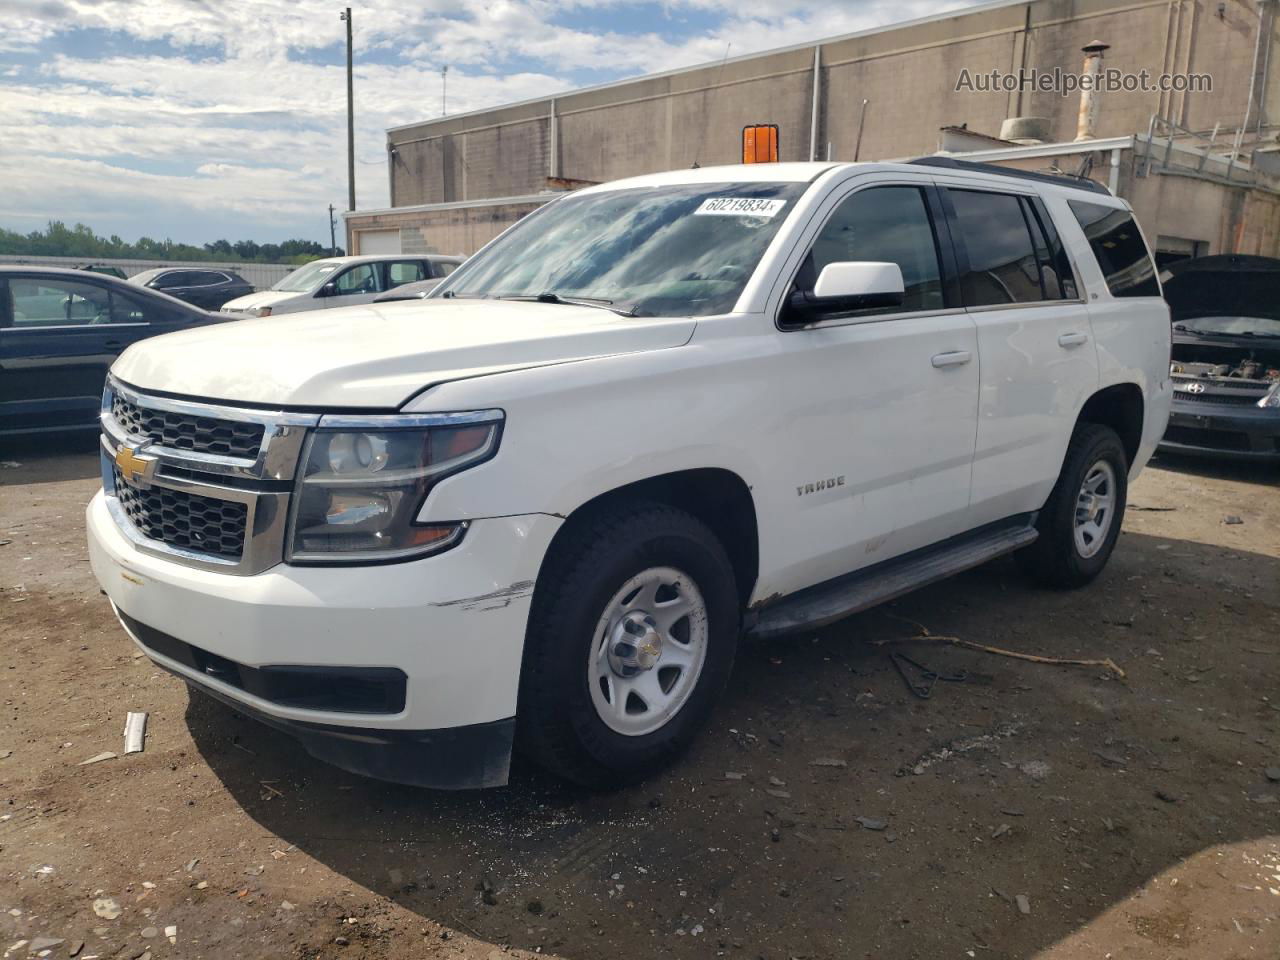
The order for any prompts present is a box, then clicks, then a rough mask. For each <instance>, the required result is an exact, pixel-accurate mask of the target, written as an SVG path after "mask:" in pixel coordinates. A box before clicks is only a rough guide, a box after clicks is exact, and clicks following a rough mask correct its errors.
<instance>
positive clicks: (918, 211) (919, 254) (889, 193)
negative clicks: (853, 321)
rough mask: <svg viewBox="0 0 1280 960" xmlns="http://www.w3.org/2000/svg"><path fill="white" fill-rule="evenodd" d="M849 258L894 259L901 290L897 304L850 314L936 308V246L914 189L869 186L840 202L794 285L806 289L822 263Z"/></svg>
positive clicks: (920, 197) (925, 211)
mask: <svg viewBox="0 0 1280 960" xmlns="http://www.w3.org/2000/svg"><path fill="white" fill-rule="evenodd" d="M850 260H873V261H880V262H890V263H896V264H897V265H898V267H899V268H900V269H901V270H902V282H903V286H904V287H905V289H906V294H905V296H904V297H903V301H902V305H901V306H895V307H880V308H875V309H871V310H858V311H854V312H852V313H850V314H849V315H850V316H865V315H870V314H876V313H900V312H902V311H904V310H940V309H942V307H943V297H942V272H941V270H940V269H939V266H938V245H937V241H936V240H935V239H934V234H933V225H932V222H931V221H930V219H929V210H928V207H927V205H926V201H925V197H924V193H923V191H921V190H920V189H919V188H918V187H873V188H871V189H868V190H861V191H859V192H858V193H855V194H854V195H853V196H852V197H850V198H849V199H848V200H845V201H844V202H843V203H842V204H840V206H839V207H837V208H836V211H835V213H833V214H832V215H831V219H830V220H828V221H827V222H826V224H825V225H824V226H823V228H822V231H821V232H820V233H819V234H818V237H817V239H816V240H814V242H813V248H812V249H811V250H810V251H809V255H808V256H807V257H805V260H804V263H803V264H801V266H800V272H799V273H798V274H797V275H796V288H797V289H798V290H812V289H813V286H814V284H816V283H817V282H818V277H819V276H820V275H821V273H822V268H823V267H825V266H826V265H827V264H829V263H841V262H846V261H850Z"/></svg>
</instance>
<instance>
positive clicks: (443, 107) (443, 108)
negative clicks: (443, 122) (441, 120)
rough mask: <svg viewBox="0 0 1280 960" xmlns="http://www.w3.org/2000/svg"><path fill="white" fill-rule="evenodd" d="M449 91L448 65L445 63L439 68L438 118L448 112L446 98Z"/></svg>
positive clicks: (447, 99)
mask: <svg viewBox="0 0 1280 960" xmlns="http://www.w3.org/2000/svg"><path fill="white" fill-rule="evenodd" d="M448 90H449V65H448V64H447V63H446V64H445V65H444V66H443V67H441V68H440V116H442V117H443V116H444V115H445V114H447V113H448V112H449V109H448V107H449V98H448V96H447V93H448Z"/></svg>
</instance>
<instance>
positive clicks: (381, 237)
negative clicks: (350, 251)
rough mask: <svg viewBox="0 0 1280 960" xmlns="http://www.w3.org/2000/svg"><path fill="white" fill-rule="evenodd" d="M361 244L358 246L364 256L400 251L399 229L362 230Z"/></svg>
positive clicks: (360, 235) (360, 234)
mask: <svg viewBox="0 0 1280 960" xmlns="http://www.w3.org/2000/svg"><path fill="white" fill-rule="evenodd" d="M359 238H360V245H359V246H358V247H357V248H356V249H358V250H359V251H360V253H361V254H362V255H364V256H368V255H369V254H373V253H399V252H400V231H399V230H361V231H360V233H359Z"/></svg>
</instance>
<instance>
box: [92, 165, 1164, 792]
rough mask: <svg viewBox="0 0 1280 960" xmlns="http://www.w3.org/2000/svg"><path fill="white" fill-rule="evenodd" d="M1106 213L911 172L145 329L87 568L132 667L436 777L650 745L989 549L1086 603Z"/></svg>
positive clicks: (1040, 184) (953, 176)
mask: <svg viewBox="0 0 1280 960" xmlns="http://www.w3.org/2000/svg"><path fill="white" fill-rule="evenodd" d="M1169 350H1170V324H1169V313H1168V309H1167V308H1166V306H1165V303H1164V301H1163V300H1162V299H1161V298H1160V287H1159V282H1158V280H1157V278H1156V274H1155V270H1154V267H1153V264H1152V261H1151V257H1150V255H1149V254H1148V251H1147V247H1146V245H1145V243H1144V240H1143V238H1142V234H1141V232H1140V231H1139V229H1138V226H1137V224H1136V223H1135V222H1134V219H1133V216H1132V214H1131V213H1130V210H1129V208H1128V206H1127V205H1126V204H1125V203H1124V202H1123V201H1121V200H1118V199H1115V198H1113V197H1112V196H1111V195H1110V194H1109V193H1107V192H1106V191H1105V190H1103V189H1102V188H1100V187H1095V186H1094V185H1093V184H1090V183H1088V182H1087V181H1075V180H1070V179H1066V178H1057V177H1050V176H1045V175H1036V174H1029V173H1018V172H1017V171H1002V170H999V169H997V168H988V167H982V166H979V165H973V164H965V163H961V162H957V161H954V160H945V159H941V160H939V159H927V160H924V161H918V162H915V163H909V164H853V165H849V164H830V163H828V164H788V163H782V164H761V165H755V166H744V167H722V168H718V169H717V168H705V169H695V170H684V171H680V172H675V173H667V174H662V175H657V176H646V177H638V178H636V179H632V180H625V181H621V182H617V183H611V184H605V185H603V186H598V187H591V188H589V189H585V190H581V191H579V192H576V193H572V194H568V195H566V196H564V197H563V198H561V199H557V200H556V201H554V202H552V203H549V204H547V205H546V206H544V207H542V208H541V209H540V210H538V211H537V212H536V213H534V214H532V215H530V216H529V217H527V218H526V219H524V220H522V221H521V222H520V223H518V224H516V225H515V226H514V227H512V228H511V229H510V230H508V231H507V232H506V233H505V234H503V235H502V236H500V237H499V238H498V239H496V240H494V241H493V242H491V243H490V244H489V245H488V246H487V247H485V248H484V249H483V250H482V251H481V252H480V253H478V254H476V255H475V256H474V257H472V258H471V259H470V260H468V261H467V262H466V263H465V264H464V265H463V266H461V267H460V268H459V269H458V270H457V271H456V272H454V273H453V274H452V275H450V276H449V277H448V278H447V279H445V281H444V282H443V283H442V284H441V285H440V287H439V288H438V289H437V290H436V291H435V292H433V293H432V295H431V296H430V297H429V298H428V299H426V300H421V301H410V302H405V303H390V304H370V305H365V306H360V307H351V308H346V309H342V310H330V311H322V312H316V313H308V314H301V315H294V316H286V317H281V318H278V319H277V318H272V319H269V320H265V321H263V322H261V323H254V324H235V325H226V326H217V327H206V328H201V329H199V330H192V331H190V332H183V333H177V334H173V335H170V336H165V337H159V338H156V339H152V340H147V341H145V342H143V343H140V344H138V345H136V346H133V347H130V348H129V349H128V350H127V351H126V352H125V353H124V354H123V355H122V356H121V357H120V359H119V360H118V361H117V362H116V364H115V366H114V368H113V371H112V376H111V379H110V381H109V382H108V385H107V390H106V393H105V395H104V397H103V404H102V427H103V431H102V465H103V490H102V492H101V493H99V494H98V495H97V496H96V497H94V499H93V501H92V503H91V504H90V505H89V508H88V532H89V543H90V551H91V556H92V562H93V569H94V572H95V573H96V575H97V578H98V580H99V581H100V582H101V584H102V587H103V589H104V590H105V591H106V593H107V595H108V596H109V597H110V599H111V602H112V604H113V605H114V607H115V610H116V611H117V613H118V614H119V618H120V621H121V622H122V624H123V625H124V628H125V629H126V630H127V631H128V633H129V634H130V636H132V638H133V639H134V640H135V641H136V642H137V644H138V645H139V646H140V647H141V649H142V650H143V651H144V652H145V653H146V654H147V655H148V656H150V657H151V658H152V659H153V660H154V661H155V662H156V663H157V664H159V665H160V666H161V667H164V668H165V669H167V670H169V671H171V672H172V673H174V674H177V675H178V676H179V677H181V678H182V679H183V680H185V681H186V682H187V683H188V684H190V685H191V686H192V687H195V688H197V689H199V690H202V691H204V692H206V693H208V694H210V695H212V696H214V697H216V698H218V699H220V700H223V701H225V702H226V703H228V704H231V705H232V706H234V708H235V709H236V710H238V711H240V712H242V713H246V714H249V715H251V716H254V717H257V718H259V719H261V720H262V721H263V722H265V723H267V724H269V725H271V726H274V727H277V728H280V729H283V730H285V731H287V732H289V733H290V734H292V735H293V736H294V737H296V738H297V739H298V741H299V742H300V744H301V746H302V747H303V748H304V749H306V750H307V751H308V752H310V753H311V754H313V755H315V756H316V757H319V758H322V759H324V760H327V761H329V762H331V763H333V764H336V765H338V766H340V767H343V768H345V769H348V770H352V771H356V772H359V773H362V774H366V775H369V776H373V777H379V778H384V779H387V780H393V781H400V782H405V783H411V784H419V785H424V786H433V787H479V786H490V785H496V784H502V783H504V782H506V778H507V771H508V765H509V761H510V756H511V752H512V749H513V746H514V747H519V748H521V749H522V750H523V751H524V752H526V753H527V754H528V755H529V756H531V757H532V758H533V759H535V760H536V761H537V762H539V763H541V764H543V765H545V766H546V767H548V768H550V769H551V770H553V771H555V772H556V773H558V774H560V775H562V776H564V777H567V778H570V779H572V780H575V781H578V782H580V783H584V784H588V785H594V786H609V785H613V784H619V783H625V782H629V781H634V780H636V779H638V778H642V777H644V776H646V775H649V774H651V773H653V772H654V771H656V770H658V769H660V768H661V767H662V766H663V765H664V764H667V763H668V762H670V761H671V760H672V759H673V757H675V756H676V755H677V754H678V753H679V751H680V750H681V749H682V748H683V747H685V746H686V745H687V744H688V743H689V742H690V741H691V739H692V738H693V737H694V736H695V734H696V733H697V731H698V729H699V728H700V727H701V726H702V725H703V724H704V723H705V722H706V721H707V718H708V715H709V713H710V712H711V710H712V708H713V704H714V703H715V700H716V697H717V696H718V695H719V694H720V692H721V690H722V689H723V688H724V686H725V683H726V681H727V680H728V678H729V674H730V670H731V667H732V664H733V658H734V650H735V646H736V644H737V642H738V638H739V636H740V635H742V634H744V633H745V634H754V635H757V636H772V635H778V634H782V633H785V632H789V631H794V630H799V629H806V628H812V627H816V626H820V625H822V624H826V623H830V622H832V621H834V620H836V619H838V618H840V617H843V616H846V615H848V614H850V613H852V612H855V611H858V610H862V609H865V608H867V607H869V606H871V605H873V604H876V603H879V602H881V601H883V600H885V599H887V598H889V597H893V596H896V595H899V594H901V593H903V592H904V591H907V590H910V589H912V588H915V587H918V586H920V585H922V584H925V583H928V582H931V581H933V580H936V579H938V578H940V577H943V576H946V575H948V574H951V573H954V572H956V571H959V570H963V569H965V568H968V567H972V566H974V565H976V564H979V563H982V562H983V561H985V560H988V559H990V558H992V557H995V556H998V555H1000V554H1004V553H1009V552H1012V551H1018V552H1020V554H1021V555H1022V556H1023V557H1024V559H1025V562H1026V564H1027V566H1028V568H1029V569H1030V571H1031V572H1032V573H1033V574H1034V575H1035V576H1036V577H1037V578H1038V579H1039V580H1040V581H1041V582H1043V583H1046V584H1050V585H1053V586H1057V587H1079V586H1082V585H1083V584H1086V583H1088V582H1089V581H1090V580H1092V579H1093V578H1094V577H1095V576H1097V574H1098V573H1099V571H1100V570H1101V569H1102V567H1103V566H1104V565H1105V564H1106V562H1107V558H1108V556H1109V555H1110V553H1111V550H1112V548H1113V547H1114V546H1115V542H1116V538H1117V535H1118V534H1119V531H1120V524H1121V519H1122V517H1123V514H1124V508H1125V491H1126V488H1127V484H1128V482H1129V480H1131V479H1132V478H1133V477H1134V475H1135V474H1136V473H1137V472H1138V471H1139V470H1140V469H1141V468H1142V467H1143V465H1144V464H1145V463H1146V461H1147V458H1148V457H1149V456H1150V454H1151V452H1152V450H1153V448H1154V447H1155V445H1156V443H1157V441H1159V439H1160V437H1161V434H1162V433H1163V432H1164V428H1165V422H1166V419H1167V417H1168V411H1169V405H1170V397H1171V389H1170V383H1169Z"/></svg>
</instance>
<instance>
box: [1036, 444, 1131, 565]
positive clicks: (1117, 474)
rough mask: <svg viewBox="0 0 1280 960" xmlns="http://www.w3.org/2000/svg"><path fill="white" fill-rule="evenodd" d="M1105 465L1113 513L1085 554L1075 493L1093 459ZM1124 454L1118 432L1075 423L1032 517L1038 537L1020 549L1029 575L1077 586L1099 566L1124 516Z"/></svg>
mask: <svg viewBox="0 0 1280 960" xmlns="http://www.w3.org/2000/svg"><path fill="white" fill-rule="evenodd" d="M1100 461H1101V462H1105V463H1107V464H1109V465H1110V467H1111V470H1112V472H1113V476H1114V481H1115V492H1114V506H1113V507H1112V510H1113V515H1112V517H1111V519H1110V523H1109V525H1108V526H1107V528H1106V534H1105V536H1104V537H1103V538H1102V543H1101V546H1100V547H1099V548H1098V549H1097V552H1096V553H1093V554H1092V555H1091V556H1085V555H1083V554H1082V553H1081V550H1080V548H1079V547H1078V546H1077V544H1076V537H1075V524H1076V505H1077V499H1078V497H1079V495H1080V492H1081V487H1082V485H1083V484H1084V481H1085V477H1086V476H1087V475H1088V473H1089V471H1090V470H1091V469H1092V468H1093V467H1094V465H1095V464H1097V463H1099V462H1100ZM1128 478H1129V458H1128V457H1127V456H1126V455H1125V452H1124V445H1123V444H1122V443H1121V442H1120V437H1119V436H1117V434H1116V432H1115V431H1114V430H1112V429H1111V428H1110V427H1104V426H1102V425H1100V424H1096V423H1081V424H1079V425H1077V427H1076V430H1075V433H1074V434H1072V436H1071V442H1070V443H1069V444H1068V445H1067V456H1066V459H1065V460H1064V461H1063V464H1062V472H1061V473H1060V474H1059V475H1058V482H1057V483H1056V484H1055V485H1054V487H1053V492H1052V493H1051V494H1049V499H1048V501H1047V502H1046V503H1045V505H1044V508H1043V509H1042V510H1041V511H1040V516H1039V518H1038V519H1037V521H1036V529H1037V530H1038V531H1039V532H1040V538H1039V539H1038V540H1036V542H1035V543H1033V544H1032V545H1031V546H1030V547H1028V548H1027V549H1026V550H1024V551H1023V553H1022V556H1023V559H1024V560H1025V562H1026V565H1027V569H1028V570H1029V571H1030V573H1031V575H1032V576H1033V577H1034V578H1035V579H1036V580H1037V581H1039V582H1040V583H1042V584H1044V585H1045V586H1050V587H1058V588H1063V589H1070V588H1074V587H1082V586H1084V585H1085V584H1086V583H1089V582H1090V581H1091V580H1093V578H1094V577H1096V576H1097V575H1098V574H1099V573H1101V572H1102V568H1103V567H1105V566H1106V565H1107V560H1108V558H1110V556H1111V551H1112V550H1114V549H1115V545H1116V540H1117V538H1118V537H1119V536H1120V526H1121V524H1122V523H1123V522H1124V508H1125V503H1126V500H1127V497H1128V492H1129V482H1128Z"/></svg>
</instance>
